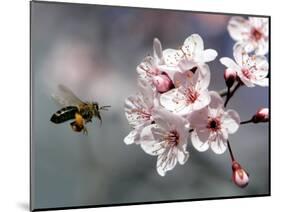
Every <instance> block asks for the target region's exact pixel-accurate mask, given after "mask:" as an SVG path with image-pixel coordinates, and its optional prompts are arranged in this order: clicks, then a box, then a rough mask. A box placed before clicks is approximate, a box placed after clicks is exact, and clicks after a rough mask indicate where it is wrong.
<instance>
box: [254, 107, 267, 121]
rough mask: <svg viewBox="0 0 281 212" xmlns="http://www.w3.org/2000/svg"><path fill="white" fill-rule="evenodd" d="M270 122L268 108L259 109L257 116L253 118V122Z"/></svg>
mask: <svg viewBox="0 0 281 212" xmlns="http://www.w3.org/2000/svg"><path fill="white" fill-rule="evenodd" d="M268 120H269V110H268V108H261V109H259V110H258V111H257V112H256V114H255V115H254V116H253V122H254V123H259V122H268Z"/></svg>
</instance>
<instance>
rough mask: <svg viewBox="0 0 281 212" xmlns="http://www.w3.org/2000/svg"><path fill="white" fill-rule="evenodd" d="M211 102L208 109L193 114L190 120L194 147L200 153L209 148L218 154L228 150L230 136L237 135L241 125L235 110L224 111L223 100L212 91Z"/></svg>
mask: <svg viewBox="0 0 281 212" xmlns="http://www.w3.org/2000/svg"><path fill="white" fill-rule="evenodd" d="M210 96H211V102H210V104H209V105H208V107H205V108H203V109H202V110H199V111H196V112H193V113H192V114H191V115H190V116H189V117H188V120H189V121H190V128H192V129H193V132H192V133H191V141H192V144H193V146H194V147H195V148H196V149H197V150H198V151H200V152H203V151H206V150H207V149H208V148H209V146H210V147H211V149H212V150H213V151H214V152H215V153H216V154H222V153H224V152H225V150H226V149H227V139H228V134H233V133H235V132H236V131H237V130H238V128H239V124H240V117H239V115H238V113H237V112H236V111H234V110H227V111H224V108H223V100H222V98H221V97H220V96H219V94H218V93H217V92H214V91H210Z"/></svg>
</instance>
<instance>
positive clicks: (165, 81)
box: [153, 74, 173, 93]
mask: <svg viewBox="0 0 281 212" xmlns="http://www.w3.org/2000/svg"><path fill="white" fill-rule="evenodd" d="M153 84H154V85H155V87H156V89H157V91H158V92H160V93H164V92H166V91H168V90H170V89H171V88H173V82H172V80H171V79H170V78H169V77H168V76H167V75H166V74H160V75H157V76H154V77H153Z"/></svg>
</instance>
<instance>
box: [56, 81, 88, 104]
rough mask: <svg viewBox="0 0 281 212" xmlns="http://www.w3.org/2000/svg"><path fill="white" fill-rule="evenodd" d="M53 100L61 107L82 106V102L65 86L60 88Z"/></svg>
mask: <svg viewBox="0 0 281 212" xmlns="http://www.w3.org/2000/svg"><path fill="white" fill-rule="evenodd" d="M52 98H53V99H54V100H55V101H56V102H57V103H58V104H60V105H61V106H69V105H80V104H81V103H83V102H82V100H80V99H79V98H78V97H77V96H76V95H75V94H74V93H73V92H72V91H71V90H70V89H69V88H67V87H66V86H64V85H59V86H58V92H57V93H56V94H53V95H52Z"/></svg>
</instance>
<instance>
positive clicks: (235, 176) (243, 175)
mask: <svg viewBox="0 0 281 212" xmlns="http://www.w3.org/2000/svg"><path fill="white" fill-rule="evenodd" d="M249 180H250V179H249V174H248V173H247V172H246V171H245V169H243V168H242V167H241V165H240V164H239V163H238V162H236V161H234V162H233V163H232V181H233V182H234V183H235V184H236V185H237V186H238V187H240V188H245V187H246V186H247V185H248V184H249Z"/></svg>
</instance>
